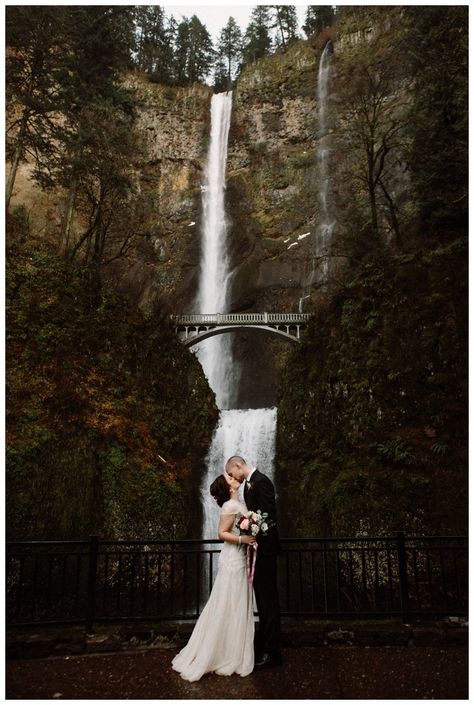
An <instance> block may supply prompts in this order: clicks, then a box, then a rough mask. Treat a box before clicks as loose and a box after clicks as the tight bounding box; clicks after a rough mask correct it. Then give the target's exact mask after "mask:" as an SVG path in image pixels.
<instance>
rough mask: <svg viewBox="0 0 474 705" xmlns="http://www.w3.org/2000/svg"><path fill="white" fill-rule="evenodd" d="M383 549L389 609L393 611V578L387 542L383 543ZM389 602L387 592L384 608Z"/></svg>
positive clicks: (389, 549)
mask: <svg viewBox="0 0 474 705" xmlns="http://www.w3.org/2000/svg"><path fill="white" fill-rule="evenodd" d="M385 548H386V552H387V575H388V584H389V591H390V609H393V576H392V549H391V547H390V544H389V542H388V541H386V543H385ZM388 606H389V602H388V592H387V599H386V600H385V607H386V608H388Z"/></svg>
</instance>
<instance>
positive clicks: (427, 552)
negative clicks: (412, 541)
mask: <svg viewBox="0 0 474 705" xmlns="http://www.w3.org/2000/svg"><path fill="white" fill-rule="evenodd" d="M426 571H427V573H428V587H429V590H430V606H432V605H433V583H432V578H431V560H430V549H429V548H427V549H426Z"/></svg>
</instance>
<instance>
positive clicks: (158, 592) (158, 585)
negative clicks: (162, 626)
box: [156, 553, 163, 614]
mask: <svg viewBox="0 0 474 705" xmlns="http://www.w3.org/2000/svg"><path fill="white" fill-rule="evenodd" d="M162 555H163V554H162V553H158V573H157V576H156V612H157V614H160V608H161V559H162Z"/></svg>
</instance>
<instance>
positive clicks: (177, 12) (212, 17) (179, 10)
mask: <svg viewBox="0 0 474 705" xmlns="http://www.w3.org/2000/svg"><path fill="white" fill-rule="evenodd" d="M260 4H266V3H260ZM160 5H161V6H162V7H163V8H164V9H165V11H166V14H167V15H173V16H174V18H175V19H176V20H178V21H179V19H180V17H181V15H184V16H185V17H191V16H192V15H197V16H198V17H199V19H200V20H201V22H202V23H203V24H205V25H206V27H207V29H208V31H209V32H210V34H211V36H212V39H213V40H216V39H217V38H218V36H219V34H220V31H221V29H222V28H223V27H224V26H225V25H226V24H227V20H228V19H229V17H233V18H234V20H235V21H236V22H237V24H238V25H239V26H240V28H241V30H242V32H245V30H246V29H247V25H248V23H249V18H250V13H251V12H252V9H253V8H254V7H255V5H240V4H236V5H223V4H222V3H220V4H218V5H208V4H206V5H205V4H202V5H201V4H200V3H196V4H195V5H167V4H166V3H160ZM306 8H307V5H296V11H297V13H298V27H299V28H300V29H301V25H302V24H304V18H305V15H306Z"/></svg>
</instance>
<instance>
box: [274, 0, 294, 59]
mask: <svg viewBox="0 0 474 705" xmlns="http://www.w3.org/2000/svg"><path fill="white" fill-rule="evenodd" d="M269 7H271V8H273V10H274V11H275V20H274V24H273V27H274V28H275V29H276V30H277V31H276V35H275V44H276V46H277V47H281V48H282V49H283V51H285V50H286V47H287V46H288V44H289V43H290V42H291V41H292V40H293V39H296V37H297V36H298V15H297V14H296V7H295V6H294V5H270V6H269Z"/></svg>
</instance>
